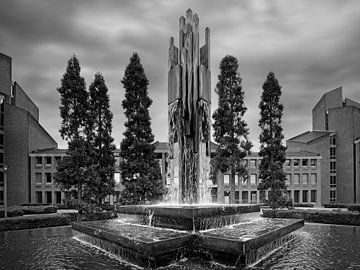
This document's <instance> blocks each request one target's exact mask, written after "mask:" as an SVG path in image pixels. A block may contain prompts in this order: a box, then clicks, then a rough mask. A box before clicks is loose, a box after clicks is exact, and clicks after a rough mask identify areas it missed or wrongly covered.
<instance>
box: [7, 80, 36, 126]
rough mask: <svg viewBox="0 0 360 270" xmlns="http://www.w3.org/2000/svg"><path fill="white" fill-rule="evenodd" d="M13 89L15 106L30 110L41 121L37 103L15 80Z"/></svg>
mask: <svg viewBox="0 0 360 270" xmlns="http://www.w3.org/2000/svg"><path fill="white" fill-rule="evenodd" d="M13 89H14V98H15V106H17V107H19V108H22V109H24V110H26V111H28V112H29V113H30V114H31V115H32V116H33V117H34V118H35V119H36V120H37V121H39V108H38V107H37V106H36V105H35V103H34V102H33V101H32V100H31V99H30V97H29V96H28V95H27V94H26V93H25V92H24V90H23V89H22V88H21V86H20V85H19V84H18V83H16V82H14V87H13Z"/></svg>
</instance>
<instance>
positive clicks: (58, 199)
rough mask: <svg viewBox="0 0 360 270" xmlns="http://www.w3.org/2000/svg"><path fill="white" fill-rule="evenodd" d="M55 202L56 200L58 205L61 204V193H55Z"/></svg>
mask: <svg viewBox="0 0 360 270" xmlns="http://www.w3.org/2000/svg"><path fill="white" fill-rule="evenodd" d="M55 200H56V204H61V192H60V191H55Z"/></svg>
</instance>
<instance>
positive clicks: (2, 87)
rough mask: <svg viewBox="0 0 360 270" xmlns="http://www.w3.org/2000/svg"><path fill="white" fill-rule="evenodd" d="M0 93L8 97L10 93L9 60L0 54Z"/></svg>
mask: <svg viewBox="0 0 360 270" xmlns="http://www.w3.org/2000/svg"><path fill="white" fill-rule="evenodd" d="M0 92H1V93H3V94H5V95H7V96H8V97H9V96H10V93H11V58H10V57H9V56H7V55H4V54H2V53H0Z"/></svg>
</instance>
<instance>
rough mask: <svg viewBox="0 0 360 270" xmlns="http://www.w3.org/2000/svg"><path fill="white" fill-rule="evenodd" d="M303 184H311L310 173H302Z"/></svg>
mask: <svg viewBox="0 0 360 270" xmlns="http://www.w3.org/2000/svg"><path fill="white" fill-rule="evenodd" d="M302 184H303V185H304V186H307V185H309V175H308V174H307V173H304V174H303V175H302Z"/></svg>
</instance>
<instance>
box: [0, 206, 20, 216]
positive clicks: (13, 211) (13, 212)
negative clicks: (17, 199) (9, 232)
mask: <svg viewBox="0 0 360 270" xmlns="http://www.w3.org/2000/svg"><path fill="white" fill-rule="evenodd" d="M4 212H5V211H4V209H0V218H3V217H4V216H5V213H4ZM23 214H24V211H23V210H22V208H19V207H9V208H8V209H7V216H8V217H17V216H22V215H23Z"/></svg>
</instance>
